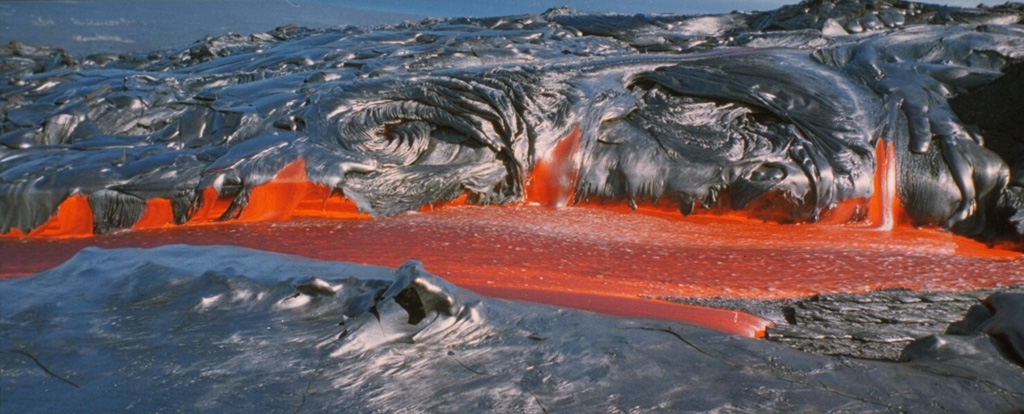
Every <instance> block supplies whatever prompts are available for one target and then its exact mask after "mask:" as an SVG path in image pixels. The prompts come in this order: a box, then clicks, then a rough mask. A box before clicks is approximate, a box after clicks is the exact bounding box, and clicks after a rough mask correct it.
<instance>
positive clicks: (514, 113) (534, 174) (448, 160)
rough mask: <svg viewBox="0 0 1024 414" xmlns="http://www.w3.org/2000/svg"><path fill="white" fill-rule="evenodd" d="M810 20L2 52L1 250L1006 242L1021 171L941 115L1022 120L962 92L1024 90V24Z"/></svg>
mask: <svg viewBox="0 0 1024 414" xmlns="http://www.w3.org/2000/svg"><path fill="white" fill-rule="evenodd" d="M830 4H831V3H830V2H809V3H805V4H800V5H796V6H790V7H784V8H782V9H779V10H776V11H772V12H764V13H733V14H728V15H720V16H705V17H692V16H671V15H660V16H616V15H603V14H587V13H579V12H574V11H571V10H565V9H552V10H549V11H547V12H545V13H542V14H538V15H525V16H510V17H502V18H489V19H449V20H426V21H424V22H420V23H406V24H401V25H395V26H383V27H377V28H372V29H360V28H338V29H325V30H309V29H301V28H295V27H290V26H288V27H281V28H279V29H276V30H274V31H271V32H268V33H265V34H258V35H253V36H251V37H248V38H244V37H240V36H235V35H230V36H225V37H220V38H211V39H207V40H203V41H200V42H197V43H196V44H194V45H191V46H189V47H187V48H184V49H181V50H178V51H171V52H155V53H150V54H147V55H138V56H130V55H128V56H123V57H121V58H119V59H104V60H102V62H97V61H93V60H89V59H84V60H76V59H75V58H73V57H70V56H67V55H65V54H63V53H62V52H61V51H60V50H54V49H47V48H39V47H33V46H28V45H23V44H20V43H12V44H10V45H7V46H5V47H4V48H3V49H2V52H0V57H2V58H3V61H4V62H6V64H5V65H3V66H2V67H0V70H2V71H3V74H4V76H5V77H6V78H7V80H8V81H7V82H6V83H5V84H3V85H0V96H2V97H3V99H4V102H5V103H4V106H3V108H2V111H3V119H2V122H0V146H2V147H3V148H4V149H3V153H2V156H0V165H2V167H3V174H0V210H2V214H0V233H3V234H5V235H7V236H15V237H21V236H29V237H63V236H83V235H87V234H90V233H97V234H98V233H105V232H109V231H113V230H117V229H126V228H145V227H162V226H167V225H182V224H186V223H209V222H220V221H253V220H282V219H286V218H288V217H291V216H293V215H295V214H296V213H297V212H302V213H307V214H320V215H321V216H331V215H351V214H367V215H370V216H374V217H385V216H391V215H395V214H399V213H402V212H407V211H416V210H419V209H422V208H424V207H426V206H432V205H433V206H436V205H441V204H444V203H446V202H451V201H453V200H457V201H458V202H459V203H468V204H476V205H488V204H507V203H522V202H537V203H540V204H554V205H562V204H577V203H584V204H593V203H603V202H609V201H611V202H621V203H625V204H627V205H629V206H630V207H631V208H639V207H641V206H644V205H653V206H663V207H667V208H671V209H674V210H677V211H679V212H681V213H682V214H692V213H700V212H706V211H742V212H746V213H745V214H748V215H749V216H751V217H756V218H760V219H767V220H771V221H778V222H784V223H806V222H818V221H826V222H848V221H864V220H869V219H872V218H873V219H874V220H883V221H890V222H891V221H905V222H906V223H908V224H910V225H914V226H941V227H943V228H946V229H949V230H951V231H953V232H956V233H959V234H963V235H967V236H969V237H975V238H979V239H982V240H986V241H988V240H995V239H1004V240H1007V239H1008V240H1010V241H1011V242H1018V243H1019V242H1020V239H1021V234H1022V232H1021V231H1020V230H1021V227H1020V218H1021V217H1022V215H1024V213H1021V211H1024V204H1022V202H1021V200H1024V192H1022V188H1024V187H1021V186H1020V183H1021V181H1020V178H1019V177H1018V176H1019V175H1020V173H1019V171H1020V170H1019V165H1020V162H1019V160H1018V158H1019V157H1018V155H1019V154H1018V152H1019V151H1015V150H1007V149H1006V147H1007V144H1006V143H1007V142H1008V141H1007V139H1003V138H999V139H997V140H996V141H998V142H999V145H998V148H997V149H998V152H993V151H990V150H989V149H987V148H986V147H985V144H984V142H985V139H984V137H985V135H986V134H987V133H989V131H991V132H992V134H994V136H996V137H1002V136H1004V135H1005V134H1003V135H1000V134H1002V133H1001V132H1000V131H1001V130H1000V129H999V128H1001V127H998V126H997V125H999V124H998V122H994V121H992V120H979V122H981V124H979V126H975V125H973V124H967V123H964V122H963V121H961V119H960V118H958V116H957V114H956V112H955V111H954V110H953V109H951V107H950V105H949V104H948V99H949V98H951V97H958V96H964V97H965V98H964V99H977V98H966V97H970V96H978V97H986V98H985V99H989V100H1000V101H1006V105H1016V104H1017V103H1016V102H1017V101H1019V100H1020V99H1021V98H1020V97H1019V95H1016V94H1004V95H1002V96H996V97H993V96H992V95H991V94H989V95H981V94H980V93H982V92H978V93H979V94H974V95H972V94H971V93H972V92H973V91H980V90H981V89H980V88H984V87H985V86H986V85H990V84H993V82H995V81H996V80H997V79H1003V80H1002V82H1003V83H1004V84H1012V82H1013V81H1012V79H1004V78H1006V77H1011V78H1012V77H1019V76H1020V73H1021V71H1019V70H1008V68H1011V67H1013V64H1014V63H1016V62H1018V61H1020V60H1021V59H1022V57H1024V41H1022V36H1021V33H1020V30H1019V26H1015V24H1017V23H1019V22H1020V21H1021V16H1022V14H1024V13H1022V12H1021V10H1020V8H1019V7H1016V6H1014V5H1012V4H1010V5H1005V6H1000V7H992V8H984V7H983V8H976V9H956V8H945V7H941V8H936V7H934V6H929V5H922V4H916V3H906V2H892V3H890V2H885V1H883V2H870V3H868V2H865V3H858V2H853V1H847V2H843V3H842V4H843V6H842V7H835V6H829V5H830ZM1004 70H1007V73H1006V75H1003V73H1002V71H1004ZM962 112H963V111H962ZM965 114H966V112H965ZM1008 116H1012V115H1008ZM969 119H974V118H969ZM882 141H884V142H885V143H887V144H886V145H882V144H880V142H882ZM889 144H891V145H889ZM1011 144H1012V143H1011ZM1017 145H1019V143H1017ZM1011 146H1012V145H1011ZM889 147H891V151H890V150H883V152H885V153H886V156H885V157H884V158H879V157H878V154H879V149H882V148H889ZM890 163H894V164H890ZM889 165H895V167H888V166H889ZM882 166H886V169H885V170H886V171H889V172H887V173H886V174H887V178H886V179H885V180H882V181H879V180H878V177H877V175H878V174H877V172H878V171H880V170H879V167H882ZM882 183H884V184H886V186H885V187H884V188H881V187H879V185H880V184H882ZM531 192H532V193H533V194H530V193H531ZM883 195H884V197H886V198H887V200H889V201H892V202H888V201H887V202H886V203H880V204H879V203H874V202H871V201H869V200H871V199H873V198H878V197H881V196H883ZM531 197H533V198H536V200H531ZM318 202H319V204H320V205H321V208H320V209H319V212H318V211H317V208H316V207H315V206H316V204H317V203H318ZM889 204H893V206H888V205H889ZM886 206H888V207H886ZM309 207H312V208H309ZM897 207H901V208H897ZM879 210H882V211H879ZM876 224H878V223H876ZM89 227H91V229H89Z"/></svg>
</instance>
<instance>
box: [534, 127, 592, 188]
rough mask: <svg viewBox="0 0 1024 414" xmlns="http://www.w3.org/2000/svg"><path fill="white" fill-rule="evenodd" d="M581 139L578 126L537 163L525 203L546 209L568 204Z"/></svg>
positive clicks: (578, 166) (574, 186)
mask: <svg viewBox="0 0 1024 414" xmlns="http://www.w3.org/2000/svg"><path fill="white" fill-rule="evenodd" d="M582 137H583V135H582V134H581V133H580V127H578V126H577V127H575V128H573V130H572V132H570V133H569V135H568V136H566V137H564V138H562V139H561V140H560V141H558V144H556V145H555V146H554V148H552V149H551V151H550V152H549V153H548V154H547V155H546V156H544V157H542V158H540V159H539V160H537V162H536V163H535V164H534V166H533V171H532V172H531V174H530V178H529V180H528V181H529V183H528V184H527V187H526V201H527V202H530V203H536V204H539V205H542V206H547V207H565V205H566V204H568V202H569V200H570V199H572V194H573V189H574V188H576V180H577V179H578V177H579V172H580V159H579V151H580V145H581V141H580V140H581V138H582Z"/></svg>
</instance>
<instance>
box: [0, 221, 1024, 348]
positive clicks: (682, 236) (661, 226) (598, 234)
mask: <svg viewBox="0 0 1024 414" xmlns="http://www.w3.org/2000/svg"><path fill="white" fill-rule="evenodd" d="M0 243H2V252H3V261H2V262H3V266H2V274H3V276H4V277H18V276H27V275H30V274H33V273H35V272H39V271H42V270H45V269H48V268H50V267H52V266H54V265H57V264H59V263H61V262H63V261H64V260H66V259H68V258H70V257H71V256H72V255H74V254H75V253H76V252H78V251H79V250H81V249H82V248H85V247H88V246H99V247H151V246H159V245H164V244H171V243H187V244H193V245H214V244H231V245H238V246H246V247H251V248H256V249H263V250H269V251H277V252H283V253H290V254H296V255H301V256H306V257H311V258H317V259H325V260H337V261H348V262H355V263H365V264H375V265H384V266H390V267H397V266H398V265H400V264H401V263H403V262H405V261H406V260H409V259H419V260H422V261H423V262H424V264H425V266H426V268H427V270H429V271H431V272H432V273H435V274H437V275H439V276H442V277H444V278H446V279H448V280H450V281H452V282H453V283H455V284H458V285H460V286H463V287H466V288H469V289H472V290H475V291H477V292H479V293H483V294H487V295H491V296H496V297H504V298H511V299H525V300H531V301H535V302H544V303H551V304H556V305H562V306H571V307H577V308H583V309H589V310H594V311H600V312H605V313H612V314H619V315H624V316H639V317H663V318H672V319H679V320H684V321H691V322H698V323H702V324H704V325H708V326H712V327H716V328H719V329H723V330H728V331H731V332H736V333H741V334H747V335H757V332H759V331H762V330H763V329H764V327H765V326H766V325H767V322H766V321H764V320H761V319H760V318H757V317H754V316H751V315H746V314H742V313H737V312H732V311H720V310H712V311H702V310H700V309H697V308H691V307H685V306H680V305H675V304H671V303H668V302H664V301H657V300H646V299H644V298H665V297H715V296H722V297H736V298H761V299H766V298H784V297H799V296H806V295H811V294H815V293H827V292H866V291H870V290H876V289H890V288H908V289H914V290H960V289H975V288H984V287H997V286H1009V285H1016V284H1024V272H1022V271H1021V269H1022V268H1024V258H1022V256H1021V254H1020V253H1019V252H1014V251H1007V250H999V249H990V248H988V247H986V246H984V245H982V244H980V243H978V242H975V241H972V240H969V239H966V238H961V237H958V236H955V235H952V234H949V233H942V232H938V231H934V230H917V229H910V228H900V227H897V228H896V229H894V230H891V231H877V230H875V229H872V228H867V227H864V226H858V225H834V226H833V225H781V224H773V223H765V222H761V221H757V220H751V219H742V218H736V217H725V216H691V217H680V216H678V215H677V216H674V217H672V216H664V215H657V214H653V213H649V212H648V213H621V212H616V211H613V210H611V209H598V208H591V207H575V208H548V207H539V206H533V207H531V206H506V207H501V206H498V207H495V206H491V207H476V206H461V207H446V208H442V209H437V210H428V211H422V212H417V213H409V214H403V215H399V216H395V217H389V218H381V219H374V220H363V219H323V218H316V219H314V218H305V217H301V218H294V219H291V220H288V221H283V222H253V223H237V224H231V225H223V226H218V225H213V226H199V227H190V226H184V227H172V228H163V229H151V230H133V231H126V232H117V233H110V234H105V235H100V236H96V237H93V238H79V239H60V240H33V239H19V240H15V239H3V240H0ZM338 276H339V277H341V276H344V275H338Z"/></svg>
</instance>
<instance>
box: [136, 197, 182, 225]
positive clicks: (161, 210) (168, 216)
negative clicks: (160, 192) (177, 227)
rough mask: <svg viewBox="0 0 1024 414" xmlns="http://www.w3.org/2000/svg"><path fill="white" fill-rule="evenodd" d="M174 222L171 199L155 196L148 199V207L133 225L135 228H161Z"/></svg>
mask: <svg viewBox="0 0 1024 414" xmlns="http://www.w3.org/2000/svg"><path fill="white" fill-rule="evenodd" d="M173 224H174V210H173V209H172V208H171V200H168V199H166V198H154V199H151V200H147V201H146V209H145V210H143V212H142V217H139V221H136V222H135V225H134V226H132V228H133V229H135V230H140V229H159V228H162V227H166V226H170V225H173Z"/></svg>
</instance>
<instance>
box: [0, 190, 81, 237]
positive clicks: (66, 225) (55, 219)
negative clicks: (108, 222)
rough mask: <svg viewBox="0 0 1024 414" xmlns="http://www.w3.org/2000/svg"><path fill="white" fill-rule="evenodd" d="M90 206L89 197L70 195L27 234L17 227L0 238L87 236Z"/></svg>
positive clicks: (0, 235)
mask: <svg viewBox="0 0 1024 414" xmlns="http://www.w3.org/2000/svg"><path fill="white" fill-rule="evenodd" d="M92 227H93V221H92V207H90V206H89V198H88V197H86V196H83V195H78V194H75V195H72V196H70V197H68V198H66V199H64V201H63V202H61V203H60V206H58V207H57V212H56V213H54V215H52V216H50V219H49V220H47V221H46V223H43V224H42V225H41V226H39V227H36V228H35V229H33V230H32V231H30V232H28V234H25V233H23V232H22V231H21V230H18V229H11V231H10V232H8V233H4V234H0V238H30V239H63V238H74V237H89V236H92V235H93V232H92Z"/></svg>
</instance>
